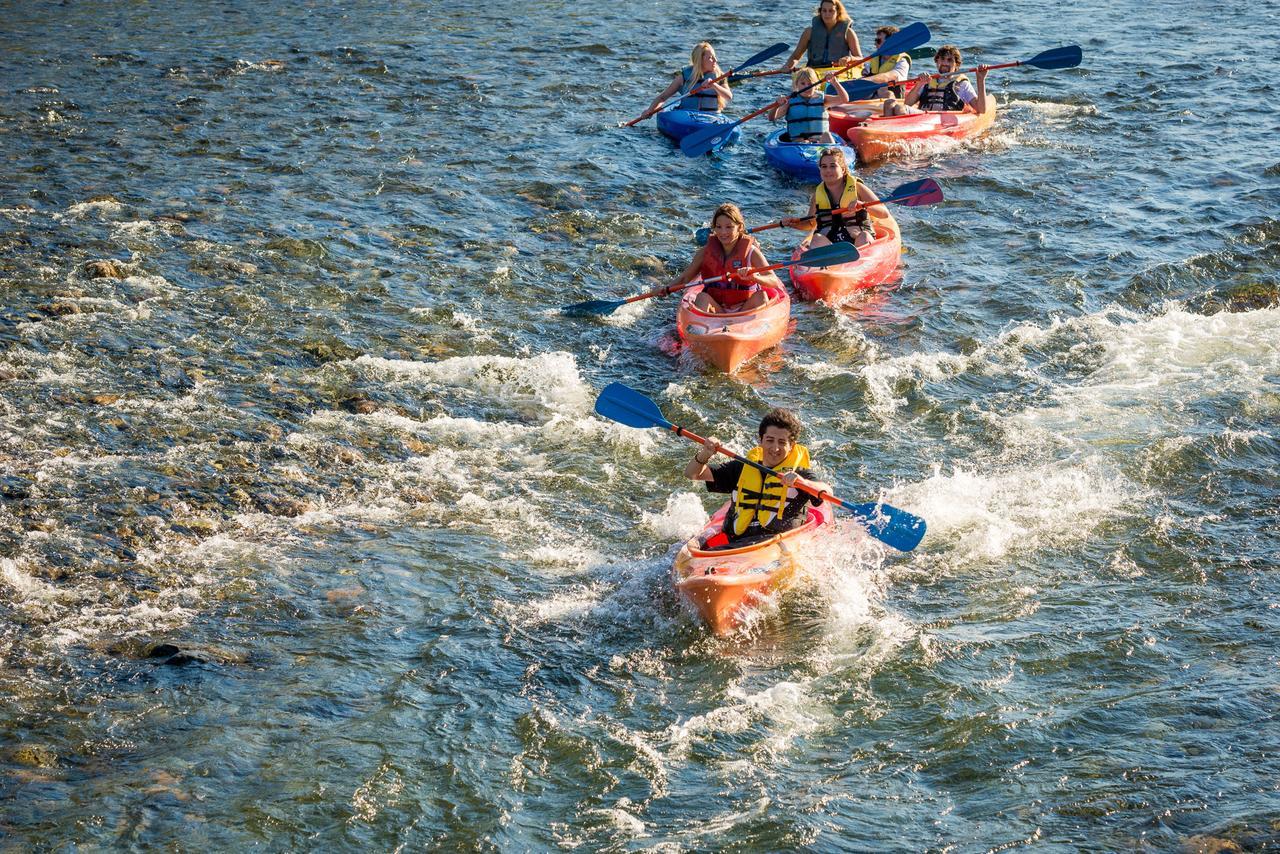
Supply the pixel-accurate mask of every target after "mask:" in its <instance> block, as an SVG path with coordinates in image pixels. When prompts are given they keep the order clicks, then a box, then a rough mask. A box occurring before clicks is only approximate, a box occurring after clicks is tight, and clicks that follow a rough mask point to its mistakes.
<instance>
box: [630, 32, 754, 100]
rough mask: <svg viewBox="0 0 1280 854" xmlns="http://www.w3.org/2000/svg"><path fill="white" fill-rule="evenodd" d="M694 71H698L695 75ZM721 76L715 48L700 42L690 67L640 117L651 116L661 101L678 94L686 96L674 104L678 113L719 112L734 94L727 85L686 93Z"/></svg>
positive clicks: (673, 79) (672, 81)
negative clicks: (687, 111)
mask: <svg viewBox="0 0 1280 854" xmlns="http://www.w3.org/2000/svg"><path fill="white" fill-rule="evenodd" d="M694 69H697V72H696V73H695V71H694ZM722 74H724V72H723V71H721V70H720V63H718V62H717V61H716V51H715V48H713V47H712V46H711V43H710V42H699V43H698V44H696V45H694V47H693V53H692V54H691V55H690V57H689V64H688V65H686V66H685V67H684V68H682V69H681V70H680V71H678V72H676V75H675V77H673V78H672V79H671V83H669V84H668V85H667V88H665V89H663V90H662V94H660V95H659V96H658V97H657V98H654V99H653V103H652V104H650V105H649V109H647V110H645V111H644V114H643V115H642V116H641V118H646V119H647V118H648V117H649V116H651V115H653V114H654V112H655V111H656V110H657V109H658V107H660V106H661V105H662V102H663V101H665V100H667V99H668V98H670V97H671V96H672V95H674V94H676V93H677V92H679V93H681V94H682V95H684V96H685V97H683V98H681V99H680V103H678V104H676V109H677V110H698V111H702V112H708V113H718V112H720V111H721V110H722V109H724V106H725V105H726V104H728V103H729V101H730V100H732V98H733V92H731V91H729V87H728V86H727V85H726V84H724V83H717V84H715V85H714V86H708V87H706V88H705V89H703V90H702V91H701V92H698V93H696V94H693V95H690V94H688V92H689V90H690V89H694V88H696V87H697V86H698V85H699V84H701V83H705V82H707V81H709V80H714V79H716V78H717V77H719V76H721V75H722Z"/></svg>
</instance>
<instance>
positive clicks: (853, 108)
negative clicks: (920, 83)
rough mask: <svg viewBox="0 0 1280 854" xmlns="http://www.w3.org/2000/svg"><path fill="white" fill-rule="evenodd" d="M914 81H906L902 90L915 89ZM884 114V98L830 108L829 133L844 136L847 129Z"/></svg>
mask: <svg viewBox="0 0 1280 854" xmlns="http://www.w3.org/2000/svg"><path fill="white" fill-rule="evenodd" d="M915 85H916V81H914V80H908V81H907V82H906V83H903V84H902V86H903V90H904V91H905V92H910V91H911V90H912V89H913V88H915ZM882 112H884V98H867V99H865V100H862V101H849V102H847V103H844V104H841V105H840V106H838V107H832V108H831V109H829V110H827V118H828V121H829V122H830V124H831V132H832V133H834V134H838V135H840V136H842V137H843V136H845V135H846V134H847V133H848V132H849V128H851V127H853V126H854V125H857V124H861V123H862V122H864V121H866V120H867V119H869V118H871V117H872V116H878V115H880V114H881V113H882Z"/></svg>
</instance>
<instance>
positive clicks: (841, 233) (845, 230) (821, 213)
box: [782, 147, 880, 249]
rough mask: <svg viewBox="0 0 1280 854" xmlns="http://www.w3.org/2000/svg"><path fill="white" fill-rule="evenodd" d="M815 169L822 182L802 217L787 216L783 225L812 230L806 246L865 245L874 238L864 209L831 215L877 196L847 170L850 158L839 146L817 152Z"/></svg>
mask: <svg viewBox="0 0 1280 854" xmlns="http://www.w3.org/2000/svg"><path fill="white" fill-rule="evenodd" d="M818 170H819V171H820V172H821V173H822V183H820V184H818V186H816V187H814V188H813V195H811V196H810V197H809V213H808V214H807V215H805V216H803V217H796V218H788V219H784V220H783V221H782V224H783V225H785V226H789V227H792V228H800V229H803V230H810V229H812V230H813V231H814V233H813V235H812V236H811V237H810V238H809V239H808V240H807V241H806V242H807V243H808V248H810V249H817V248H818V247H819V246H830V245H831V244H832V243H852V244H853V245H854V246H864V245H866V244H868V243H870V242H871V241H872V240H874V239H875V236H876V235H875V231H874V230H873V229H872V227H871V218H870V217H869V216H868V215H867V211H866V208H863V209H862V210H860V211H858V212H857V213H856V214H832V213H831V211H833V210H836V209H838V208H847V207H852V206H853V205H855V204H857V203H858V202H871V203H875V202H878V201H880V197H879V196H877V195H876V194H875V193H874V192H872V190H871V188H870V187H868V186H867V185H866V184H864V183H862V182H861V181H859V180H858V178H857V176H855V175H854V174H853V173H852V172H851V171H850V170H849V161H848V160H846V159H845V156H844V151H843V150H841V149H839V148H835V147H832V148H824V149H823V150H822V153H821V154H819V155H818Z"/></svg>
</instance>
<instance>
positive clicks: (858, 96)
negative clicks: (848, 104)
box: [840, 80, 890, 101]
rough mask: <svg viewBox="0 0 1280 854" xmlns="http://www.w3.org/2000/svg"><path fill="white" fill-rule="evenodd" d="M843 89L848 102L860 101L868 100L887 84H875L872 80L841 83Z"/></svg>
mask: <svg viewBox="0 0 1280 854" xmlns="http://www.w3.org/2000/svg"><path fill="white" fill-rule="evenodd" d="M840 85H841V86H843V87H844V91H845V94H847V95H848V96H849V100H850V101H862V100H864V99H866V98H870V97H871V96H873V95H875V93H877V92H879V91H880V90H881V89H882V88H884V87H885V86H888V85H890V84H888V83H876V82H875V81H872V80H850V81H849V82H848V83H841V84H840Z"/></svg>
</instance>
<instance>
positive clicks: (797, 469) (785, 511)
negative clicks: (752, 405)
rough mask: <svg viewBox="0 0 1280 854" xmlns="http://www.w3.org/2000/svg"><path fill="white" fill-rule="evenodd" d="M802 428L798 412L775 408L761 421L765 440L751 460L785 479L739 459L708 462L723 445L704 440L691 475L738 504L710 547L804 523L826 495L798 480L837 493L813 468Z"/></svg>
mask: <svg viewBox="0 0 1280 854" xmlns="http://www.w3.org/2000/svg"><path fill="white" fill-rule="evenodd" d="M800 431H801V425H800V419H799V418H797V417H796V415H795V413H794V412H791V411H790V410H788V409H771V410H770V411H769V413H768V414H767V415H765V417H764V418H763V419H761V421H760V428H759V431H758V432H759V436H760V444H759V445H757V446H756V447H754V448H752V449H751V450H750V451H749V452H747V454H746V457H747V459H749V460H753V461H755V462H758V463H762V464H763V465H766V466H768V467H769V468H771V469H774V470H775V471H777V472H779V473H780V474H781V478H779V477H776V476H774V475H765V474H763V473H762V472H760V470H759V469H756V468H753V467H751V466H748V465H746V464H744V463H741V462H739V461H737V460H730V461H728V462H726V463H722V464H720V465H717V466H708V465H707V464H708V463H709V462H710V460H711V457H712V456H713V455H714V454H715V449H716V446H717V445H719V444H720V443H719V442H718V441H717V440H716V439H714V438H707V439H705V440H704V442H703V447H702V448H700V449H698V453H697V454H695V455H694V457H693V459H692V460H690V461H689V465H687V466H685V469H684V475H685V477H687V478H689V479H690V480H701V481H705V482H706V484H707V491H708V492H718V493H726V494H732V495H733V506H732V507H730V508H729V512H728V514H727V515H726V516H725V519H724V533H723V535H717V536H715V537H712V538H711V540H709V541H708V542H707V547H708V548H715V547H717V546H723V545H728V544H730V543H736V544H741V541H745V540H746V539H748V538H760V537H771V536H773V535H775V534H780V533H782V532H783V531H788V530H790V529H792V528H795V527H798V526H800V525H803V524H804V522H805V519H806V518H807V515H808V507H809V505H810V504H813V505H818V504H821V503H822V499H821V498H816V497H814V496H812V495H809V494H808V493H807V492H801V491H800V490H798V489H796V488H795V487H796V484H803V485H805V486H808V487H809V488H811V489H815V490H817V491H819V492H826V493H828V494H830V493H831V486H830V485H828V484H826V483H823V482H822V481H820V480H815V479H814V474H813V472H812V471H811V470H810V469H809V449H808V448H806V447H805V446H804V445H801V444H799V443H798V442H797V440H798V439H799V438H800ZM721 536H723V537H724V539H723V541H721Z"/></svg>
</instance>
